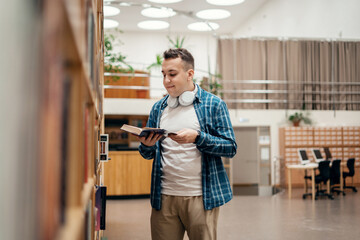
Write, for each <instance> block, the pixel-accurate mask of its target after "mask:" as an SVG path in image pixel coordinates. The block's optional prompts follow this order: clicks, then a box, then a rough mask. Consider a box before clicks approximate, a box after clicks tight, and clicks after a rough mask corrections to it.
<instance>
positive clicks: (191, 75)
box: [187, 69, 194, 81]
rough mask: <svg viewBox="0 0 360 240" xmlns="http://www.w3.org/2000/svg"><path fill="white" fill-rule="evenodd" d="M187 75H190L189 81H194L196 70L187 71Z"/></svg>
mask: <svg viewBox="0 0 360 240" xmlns="http://www.w3.org/2000/svg"><path fill="white" fill-rule="evenodd" d="M187 74H188V79H187V80H188V81H192V80H193V77H194V69H189V70H187Z"/></svg>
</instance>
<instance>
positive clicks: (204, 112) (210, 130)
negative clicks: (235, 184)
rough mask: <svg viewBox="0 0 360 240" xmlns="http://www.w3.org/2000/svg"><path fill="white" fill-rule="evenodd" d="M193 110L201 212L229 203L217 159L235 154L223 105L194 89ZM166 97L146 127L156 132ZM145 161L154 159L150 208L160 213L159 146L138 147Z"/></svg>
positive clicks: (225, 180) (224, 176)
mask: <svg viewBox="0 0 360 240" xmlns="http://www.w3.org/2000/svg"><path fill="white" fill-rule="evenodd" d="M198 89H199V90H198V91H197V93H196V97H195V100H194V108H195V112H196V115H197V118H198V120H199V124H200V130H201V133H200V138H199V140H198V141H197V143H196V146H197V148H198V149H199V151H200V152H201V154H202V165H201V172H202V191H203V201H204V208H205V209H206V210H210V209H212V208H215V207H219V206H221V205H224V204H225V203H227V202H228V201H230V200H231V199H232V191H231V187H230V183H229V179H228V176H227V174H226V171H225V168H224V165H223V162H222V160H221V157H229V158H231V157H233V156H234V155H235V154H236V148H237V145H236V142H235V135H234V131H233V128H232V125H231V122H230V117H229V112H228V109H227V106H226V104H225V102H224V101H222V100H221V99H220V98H219V97H217V96H215V95H213V94H211V93H208V92H206V91H205V90H203V89H201V88H200V87H199V86H198ZM167 98H168V95H167V96H165V97H164V98H163V99H161V100H160V101H158V102H157V103H155V104H154V106H153V107H152V110H151V112H150V116H149V120H148V122H147V126H148V127H154V128H158V127H159V126H160V118H161V114H162V112H163V111H164V109H165V108H166V107H167ZM139 151H140V154H141V155H142V156H143V157H144V158H145V159H154V161H153V168H152V174H151V194H150V201H151V206H152V207H153V208H155V209H157V210H159V209H161V175H162V167H161V144H160V142H159V141H158V142H157V143H156V144H155V145H154V146H151V147H148V146H145V145H143V144H140V146H139Z"/></svg>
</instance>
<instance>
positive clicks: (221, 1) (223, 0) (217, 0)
mask: <svg viewBox="0 0 360 240" xmlns="http://www.w3.org/2000/svg"><path fill="white" fill-rule="evenodd" d="M206 1H207V2H208V3H210V4H212V5H218V6H231V5H236V4H240V3H242V2H244V1H245V0H206Z"/></svg>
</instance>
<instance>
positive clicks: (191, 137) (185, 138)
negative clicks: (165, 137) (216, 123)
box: [169, 128, 198, 144]
mask: <svg viewBox="0 0 360 240" xmlns="http://www.w3.org/2000/svg"><path fill="white" fill-rule="evenodd" d="M197 135H198V132H197V131H196V130H194V129H189V128H184V129H181V130H180V131H178V132H177V134H176V135H173V134H171V135H169V138H171V139H172V140H174V141H175V142H177V143H180V144H183V143H194V142H195V138H196V136H197Z"/></svg>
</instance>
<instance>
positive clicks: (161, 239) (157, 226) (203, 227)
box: [151, 195, 219, 240]
mask: <svg viewBox="0 0 360 240" xmlns="http://www.w3.org/2000/svg"><path fill="white" fill-rule="evenodd" d="M161 201H162V204H161V205H162V206H161V210H159V211H158V210H155V209H154V208H153V209H152V212H151V237H152V239H153V240H182V239H183V238H184V233H185V230H186V232H187V234H188V236H189V239H190V240H208V239H209V240H215V239H216V228H217V219H218V216H219V208H214V209H212V210H205V209H204V204H203V199H202V196H196V197H179V196H168V195H162V196H161Z"/></svg>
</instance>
